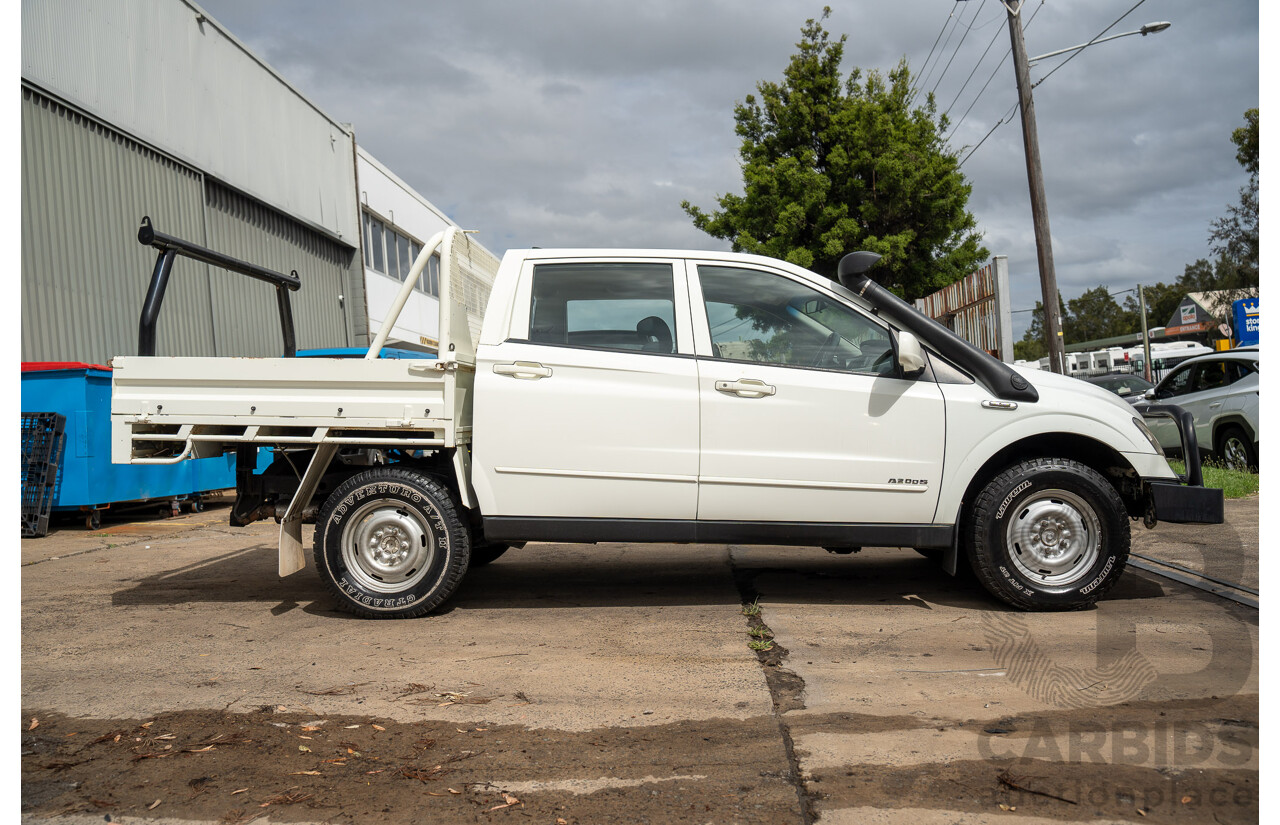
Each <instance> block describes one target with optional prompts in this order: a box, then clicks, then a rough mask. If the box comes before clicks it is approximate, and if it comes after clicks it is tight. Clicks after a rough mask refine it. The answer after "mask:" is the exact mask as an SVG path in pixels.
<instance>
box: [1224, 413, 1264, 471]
mask: <svg viewBox="0 0 1280 825" xmlns="http://www.w3.org/2000/svg"><path fill="white" fill-rule="evenodd" d="M1214 447H1215V451H1216V452H1217V454H1218V459H1219V460H1220V461H1221V462H1222V463H1223V464H1225V465H1227V468H1228V469H1231V470H1240V471H1243V472H1252V471H1253V470H1256V469H1257V467H1258V451H1257V449H1256V448H1255V446H1254V443H1253V439H1251V438H1249V435H1248V433H1246V432H1245V431H1244V428H1243V427H1239V426H1236V425H1234V424H1233V425H1231V426H1229V427H1224V428H1223V429H1222V431H1221V432H1219V433H1218V440H1217V443H1216V444H1215V445H1214Z"/></svg>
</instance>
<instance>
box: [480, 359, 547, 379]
mask: <svg viewBox="0 0 1280 825" xmlns="http://www.w3.org/2000/svg"><path fill="white" fill-rule="evenodd" d="M493 371H494V372H495V373H496V374H498V375H510V376H511V377H512V378H521V379H524V380H525V381H537V380H538V379H539V378H550V377H551V367H544V366H542V365H541V364H539V363H536V362H534V361H517V362H515V363H514V364H494V365H493Z"/></svg>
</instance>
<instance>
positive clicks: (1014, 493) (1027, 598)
mask: <svg viewBox="0 0 1280 825" xmlns="http://www.w3.org/2000/svg"><path fill="white" fill-rule="evenodd" d="M965 539H966V541H967V544H968V551H969V560H970V563H971V565H972V566H973V571H974V573H975V574H976V575H977V577H978V580H979V581H980V582H981V583H982V585H983V586H984V587H986V588H987V590H988V591H990V592H991V593H992V594H993V595H994V596H996V597H997V598H999V599H1001V600H1002V601H1005V602H1007V603H1008V604H1011V605H1013V606H1014V607H1018V608H1021V609H1023V610H1078V609H1080V608H1084V607H1088V606H1090V605H1092V604H1093V603H1094V602H1096V601H1097V600H1098V599H1099V598H1101V597H1102V596H1103V594H1105V593H1106V592H1107V591H1108V590H1110V589H1111V588H1112V587H1113V586H1114V585H1115V583H1116V581H1117V580H1118V579H1119V578H1120V574H1121V573H1122V572H1123V571H1124V567H1125V564H1126V563H1127V562H1128V559H1129V519H1128V514H1127V513H1126V511H1125V507H1124V502H1123V501H1121V499H1120V496H1119V494H1118V493H1116V490H1115V488H1114V487H1112V486H1111V485H1110V484H1109V483H1108V482H1107V480H1106V479H1105V478H1103V477H1102V476H1101V475H1100V474H1099V473H1098V472H1096V471H1095V470H1093V469H1091V468H1090V467H1087V466H1085V465H1083V464H1080V463H1079V462H1076V461H1071V460H1069V459H1062V458H1038V459H1031V460H1028V461H1023V462H1021V463H1019V464H1015V465H1014V466H1012V467H1010V468H1009V469H1007V470H1005V471H1004V472H1002V473H1000V474H999V475H997V476H996V477H995V478H993V479H991V481H989V482H987V484H986V486H985V487H983V489H982V492H981V493H980V494H979V495H978V498H977V499H976V500H975V501H974V503H973V505H972V507H971V509H970V511H969V517H968V519H967V520H966V524H965Z"/></svg>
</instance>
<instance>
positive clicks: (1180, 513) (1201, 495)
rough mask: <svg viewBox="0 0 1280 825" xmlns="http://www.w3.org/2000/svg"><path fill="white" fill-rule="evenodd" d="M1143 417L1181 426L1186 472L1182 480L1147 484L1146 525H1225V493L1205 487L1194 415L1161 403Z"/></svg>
mask: <svg viewBox="0 0 1280 825" xmlns="http://www.w3.org/2000/svg"><path fill="white" fill-rule="evenodd" d="M1141 412H1142V416H1143V418H1171V419H1173V423H1174V424H1175V425H1177V427H1178V437H1179V440H1180V441H1181V442H1182V456H1183V460H1184V461H1185V462H1186V473H1184V474H1183V475H1181V476H1179V481H1177V482H1175V481H1170V480H1169V479H1150V480H1146V479H1144V481H1143V486H1144V487H1145V488H1146V491H1147V508H1146V518H1145V522H1146V524H1147V526H1148V527H1154V526H1155V524H1156V522H1158V521H1168V522H1173V523H1175V524H1222V522H1223V521H1224V515H1223V495H1222V491H1221V490H1218V489H1215V488H1212V487H1205V486H1204V475H1203V473H1202V471H1201V468H1200V447H1199V444H1198V443H1197V441H1196V427H1195V420H1194V419H1193V418H1192V416H1191V413H1189V412H1187V411H1186V410H1184V409H1182V408H1181V407H1178V406H1176V405H1173V404H1157V405H1152V406H1149V407H1144V408H1142V409H1141Z"/></svg>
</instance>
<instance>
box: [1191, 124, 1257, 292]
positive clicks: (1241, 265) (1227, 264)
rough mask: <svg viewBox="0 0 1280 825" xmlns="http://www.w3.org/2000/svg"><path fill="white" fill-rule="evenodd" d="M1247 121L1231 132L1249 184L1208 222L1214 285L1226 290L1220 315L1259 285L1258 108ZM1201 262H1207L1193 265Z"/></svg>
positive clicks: (1237, 157)
mask: <svg viewBox="0 0 1280 825" xmlns="http://www.w3.org/2000/svg"><path fill="white" fill-rule="evenodd" d="M1244 120H1245V125H1244V126H1242V127H1240V128H1239V129H1236V130H1235V131H1234V132H1232V133H1231V142H1232V143H1234V144H1235V145H1236V161H1237V162H1239V164H1240V165H1241V166H1243V167H1244V168H1245V170H1246V171H1248V173H1249V183H1248V184H1247V185H1246V186H1243V187H1241V189H1240V202H1239V203H1237V204H1233V205H1229V206H1228V207H1227V214H1225V215H1223V216H1222V217H1221V218H1217V219H1216V220H1214V221H1213V222H1212V223H1210V224H1209V248H1210V249H1212V250H1213V252H1214V254H1216V255H1217V261H1216V262H1215V264H1214V273H1215V279H1214V280H1216V282H1217V286H1216V287H1215V288H1216V289H1220V290H1226V292H1227V294H1226V295H1223V296H1220V297H1221V300H1220V301H1219V302H1218V303H1219V306H1217V307H1215V308H1214V309H1215V311H1217V312H1219V314H1222V313H1223V311H1224V308H1225V307H1226V306H1227V305H1229V304H1230V303H1231V302H1232V301H1235V300H1237V299H1238V298H1241V297H1244V296H1245V295H1251V294H1254V293H1253V290H1255V289H1257V287H1258V234H1259V229H1258V110H1257V109H1249V110H1248V111H1247V112H1245V113H1244ZM1201 263H1205V262H1204V261H1197V262H1196V264H1193V266H1194V265H1199V264H1201ZM1189 269H1190V267H1188V270H1189Z"/></svg>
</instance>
